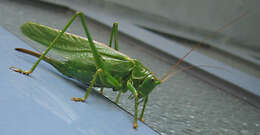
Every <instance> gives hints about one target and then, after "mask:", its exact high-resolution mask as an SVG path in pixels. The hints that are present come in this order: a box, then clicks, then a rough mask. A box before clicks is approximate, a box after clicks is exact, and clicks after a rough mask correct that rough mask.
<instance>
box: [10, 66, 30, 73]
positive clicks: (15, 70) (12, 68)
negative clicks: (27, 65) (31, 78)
mask: <svg viewBox="0 0 260 135" xmlns="http://www.w3.org/2000/svg"><path fill="white" fill-rule="evenodd" d="M9 69H10V70H13V71H14V72H18V73H21V74H24V75H29V74H31V73H32V72H27V71H23V70H21V69H19V68H16V67H13V66H11V67H10V68H9Z"/></svg>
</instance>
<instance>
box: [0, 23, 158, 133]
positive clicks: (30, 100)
mask: <svg viewBox="0 0 260 135" xmlns="http://www.w3.org/2000/svg"><path fill="white" fill-rule="evenodd" d="M0 46H1V50H0V59H1V66H0V71H1V77H0V107H1V109H0V134H1V135H14V134H19V135H41V134H42V135H47V134H57V135H59V134H62V135H75V134H77V135H81V134H82V135H127V134H129V135H130V134H131V135H144V134H147V135H148V134H149V135H154V134H158V133H156V132H155V131H153V130H152V129H151V128H149V127H147V126H146V125H144V124H143V123H141V122H138V124H139V127H138V129H137V130H135V129H133V128H132V122H133V117H132V116H131V115H130V114H129V113H127V112H125V111H124V110H122V109H121V108H119V107H118V106H116V105H115V104H114V103H112V102H110V101H109V100H108V99H106V98H105V97H103V96H101V95H99V94H97V93H96V92H93V93H92V94H91V95H90V96H89V98H88V100H87V102H86V103H75V102H72V101H71V100H70V98H71V97H72V96H76V97H80V96H83V95H84V90H83V89H82V88H81V87H79V85H76V84H75V83H72V81H69V80H67V79H65V78H63V77H62V76H61V75H60V74H59V73H58V72H57V71H56V70H55V69H53V68H52V67H51V66H50V65H48V64H47V63H45V62H41V63H40V66H39V67H38V68H37V70H36V71H35V72H33V74H31V75H30V76H25V75H22V74H19V73H15V72H13V71H11V70H9V69H8V68H9V67H10V66H17V67H19V68H22V69H29V68H31V66H32V64H33V63H34V61H35V60H36V59H35V58H32V57H31V56H28V55H25V54H21V53H18V52H16V51H15V50H14V48H15V47H22V48H28V49H31V48H30V47H29V46H27V45H26V44H25V43H24V42H22V41H21V40H19V39H18V38H16V37H15V36H13V35H11V34H10V33H9V32H7V31H6V30H4V29H3V28H2V27H0Z"/></svg>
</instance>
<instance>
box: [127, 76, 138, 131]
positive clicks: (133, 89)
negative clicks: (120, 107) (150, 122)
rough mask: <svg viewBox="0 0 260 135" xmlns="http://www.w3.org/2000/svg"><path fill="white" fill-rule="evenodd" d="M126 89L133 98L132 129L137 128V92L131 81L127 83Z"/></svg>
mask: <svg viewBox="0 0 260 135" xmlns="http://www.w3.org/2000/svg"><path fill="white" fill-rule="evenodd" d="M127 87H128V88H129V90H130V91H131V92H132V94H133V95H134V97H135V114H134V123H133V128H135V129H136V128H137V127H138V125H137V120H138V119H137V117H138V92H137V90H136V89H135V87H134V86H133V82H132V81H131V80H128V81H127Z"/></svg>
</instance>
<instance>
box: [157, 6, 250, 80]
mask: <svg viewBox="0 0 260 135" xmlns="http://www.w3.org/2000/svg"><path fill="white" fill-rule="evenodd" d="M248 13H249V10H248V11H246V12H244V13H243V14H241V15H240V16H238V17H235V18H234V19H232V20H231V21H230V22H229V23H227V24H225V25H224V26H222V27H220V28H218V29H217V30H216V31H215V32H214V33H218V32H220V31H222V30H224V29H225V28H227V27H228V26H230V25H232V24H234V23H235V22H237V21H238V20H240V19H241V18H242V17H244V16H245V15H247V14H248ZM213 36H215V34H212V35H211V36H210V37H207V38H205V39H204V40H201V41H200V42H199V43H198V44H195V45H194V46H193V47H192V48H191V50H190V51H189V52H188V53H186V54H185V55H184V56H183V57H182V58H181V59H179V61H178V62H177V63H176V64H175V65H174V66H173V67H172V68H171V69H170V70H169V71H168V72H167V73H166V74H165V75H164V76H163V77H162V79H161V80H160V81H161V83H163V82H165V81H166V80H167V79H168V78H169V77H170V75H171V74H172V73H173V71H174V70H175V69H176V68H177V67H178V65H180V64H181V63H182V62H183V60H184V59H185V58H186V57H187V56H188V55H189V54H190V53H191V52H192V51H193V50H195V49H197V48H199V47H200V46H201V44H202V43H203V42H205V41H207V40H209V39H210V38H211V37H213Z"/></svg>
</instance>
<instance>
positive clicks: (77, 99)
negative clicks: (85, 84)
mask: <svg viewBox="0 0 260 135" xmlns="http://www.w3.org/2000/svg"><path fill="white" fill-rule="evenodd" d="M71 100H72V101H75V102H85V100H84V99H83V98H76V97H73V98H72V99H71Z"/></svg>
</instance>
